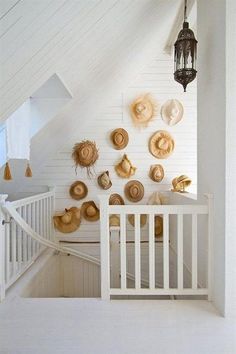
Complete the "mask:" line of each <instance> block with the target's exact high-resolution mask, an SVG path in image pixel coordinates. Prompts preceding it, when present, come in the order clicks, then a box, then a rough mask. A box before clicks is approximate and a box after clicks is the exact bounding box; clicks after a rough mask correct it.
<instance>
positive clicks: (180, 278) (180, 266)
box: [177, 214, 183, 290]
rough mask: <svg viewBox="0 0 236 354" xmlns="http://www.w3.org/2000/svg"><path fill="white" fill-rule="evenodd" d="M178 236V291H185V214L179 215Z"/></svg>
mask: <svg viewBox="0 0 236 354" xmlns="http://www.w3.org/2000/svg"><path fill="white" fill-rule="evenodd" d="M177 223H178V226H177V227H178V229H177V230H178V234H177V270H178V289H179V290H182V289H183V214H178V215H177Z"/></svg>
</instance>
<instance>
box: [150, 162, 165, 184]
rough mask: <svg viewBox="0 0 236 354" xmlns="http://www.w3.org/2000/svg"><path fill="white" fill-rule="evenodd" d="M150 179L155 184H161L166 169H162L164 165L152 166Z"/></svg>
mask: <svg viewBox="0 0 236 354" xmlns="http://www.w3.org/2000/svg"><path fill="white" fill-rule="evenodd" d="M149 177H150V178H151V179H152V180H153V181H154V182H161V181H162V180H163V178H164V168H163V167H162V165H151V166H150V171H149Z"/></svg>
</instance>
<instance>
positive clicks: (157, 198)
mask: <svg viewBox="0 0 236 354" xmlns="http://www.w3.org/2000/svg"><path fill="white" fill-rule="evenodd" d="M167 203H168V198H167V197H166V196H164V195H163V194H162V193H160V192H153V193H152V194H151V196H150V197H149V199H148V202H147V204H148V205H162V204H167Z"/></svg>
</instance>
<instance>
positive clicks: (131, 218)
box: [128, 214, 147, 227]
mask: <svg viewBox="0 0 236 354" xmlns="http://www.w3.org/2000/svg"><path fill="white" fill-rule="evenodd" d="M128 220H129V223H130V224H131V225H132V226H134V214H129V215H128ZM146 223H147V215H146V214H141V215H140V226H141V227H143V226H145V225H146Z"/></svg>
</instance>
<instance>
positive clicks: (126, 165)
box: [115, 154, 136, 178]
mask: <svg viewBox="0 0 236 354" xmlns="http://www.w3.org/2000/svg"><path fill="white" fill-rule="evenodd" d="M115 170H116V173H117V174H118V176H119V177H122V178H129V177H131V176H133V175H134V174H135V171H136V167H134V166H133V165H132V163H131V161H130V160H129V159H128V157H127V155H126V154H124V156H123V158H122V160H121V161H120V162H119V163H118V164H117V165H116V166H115Z"/></svg>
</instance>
